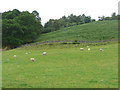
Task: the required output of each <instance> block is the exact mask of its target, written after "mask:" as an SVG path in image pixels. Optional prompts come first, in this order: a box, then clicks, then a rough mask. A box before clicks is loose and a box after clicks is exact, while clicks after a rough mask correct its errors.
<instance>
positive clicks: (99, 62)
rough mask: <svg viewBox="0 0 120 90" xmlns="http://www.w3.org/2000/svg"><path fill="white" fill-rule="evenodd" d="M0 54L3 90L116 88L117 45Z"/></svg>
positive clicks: (54, 47) (67, 46) (41, 48)
mask: <svg viewBox="0 0 120 90" xmlns="http://www.w3.org/2000/svg"><path fill="white" fill-rule="evenodd" d="M96 23H97V22H96ZM98 23H99V22H98ZM87 45H89V46H90V48H91V50H90V51H88V50H87V47H86V46H87ZM80 48H84V51H80ZM100 48H103V50H104V51H100V50H99V49H100ZM44 51H45V52H47V55H42V52H44ZM26 52H31V53H29V54H25V53H26ZM2 54H3V57H2V58H3V59H2V65H3V67H2V70H3V71H2V72H3V73H2V76H3V78H2V80H3V82H2V83H3V86H2V87H3V88H117V87H118V44H117V43H107V44H101V45H99V44H77V45H75V44H54V45H34V46H23V47H20V48H17V49H12V50H7V51H3V53H2ZM13 55H17V57H16V58H14V57H13ZM30 58H35V60H36V61H35V62H32V61H30V60H29V59H30Z"/></svg>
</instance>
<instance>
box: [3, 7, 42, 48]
mask: <svg viewBox="0 0 120 90" xmlns="http://www.w3.org/2000/svg"><path fill="white" fill-rule="evenodd" d="M2 29H3V30H2V33H3V35H2V36H3V38H2V40H3V47H9V48H15V47H18V46H20V45H21V44H25V43H30V42H33V41H34V40H35V39H36V38H37V37H38V36H39V35H40V33H41V31H42V29H43V27H42V25H41V23H40V21H39V20H38V19H36V17H35V16H34V15H33V14H31V13H29V12H28V11H23V12H20V11H18V10H16V9H14V10H13V11H8V12H4V13H3V25H2Z"/></svg>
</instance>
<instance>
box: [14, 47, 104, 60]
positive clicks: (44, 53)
mask: <svg viewBox="0 0 120 90" xmlns="http://www.w3.org/2000/svg"><path fill="white" fill-rule="evenodd" d="M87 50H88V51H90V50H91V48H90V47H89V46H87ZM99 50H100V51H103V49H102V48H100V49H99ZM80 51H84V48H80ZM30 53H31V52H26V53H25V54H30ZM42 55H47V52H43V53H42ZM13 57H14V58H16V57H17V56H16V55H13ZM30 61H32V62H34V61H35V58H30Z"/></svg>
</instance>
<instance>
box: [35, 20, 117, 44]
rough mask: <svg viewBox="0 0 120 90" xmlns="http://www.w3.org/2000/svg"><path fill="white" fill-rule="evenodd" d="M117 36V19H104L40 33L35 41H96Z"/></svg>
mask: <svg viewBox="0 0 120 90" xmlns="http://www.w3.org/2000/svg"><path fill="white" fill-rule="evenodd" d="M117 38H118V21H117V20H108V21H107V20H106V21H96V22H92V23H86V24H82V25H76V26H71V27H67V28H63V29H60V30H58V31H54V32H50V33H46V34H42V35H40V37H39V38H38V40H37V41H39V42H41V41H54V40H59V41H61V40H79V41H81V40H82V41H85V40H86V41H97V40H111V39H117Z"/></svg>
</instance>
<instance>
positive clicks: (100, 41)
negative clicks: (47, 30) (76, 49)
mask: <svg viewBox="0 0 120 90" xmlns="http://www.w3.org/2000/svg"><path fill="white" fill-rule="evenodd" d="M118 41H120V39H113V40H98V41H78V40H77V41H76V40H63V41H44V42H36V43H34V44H33V43H32V44H30V43H29V44H25V45H23V46H31V45H39V44H52V43H74V42H77V43H102V42H118Z"/></svg>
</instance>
